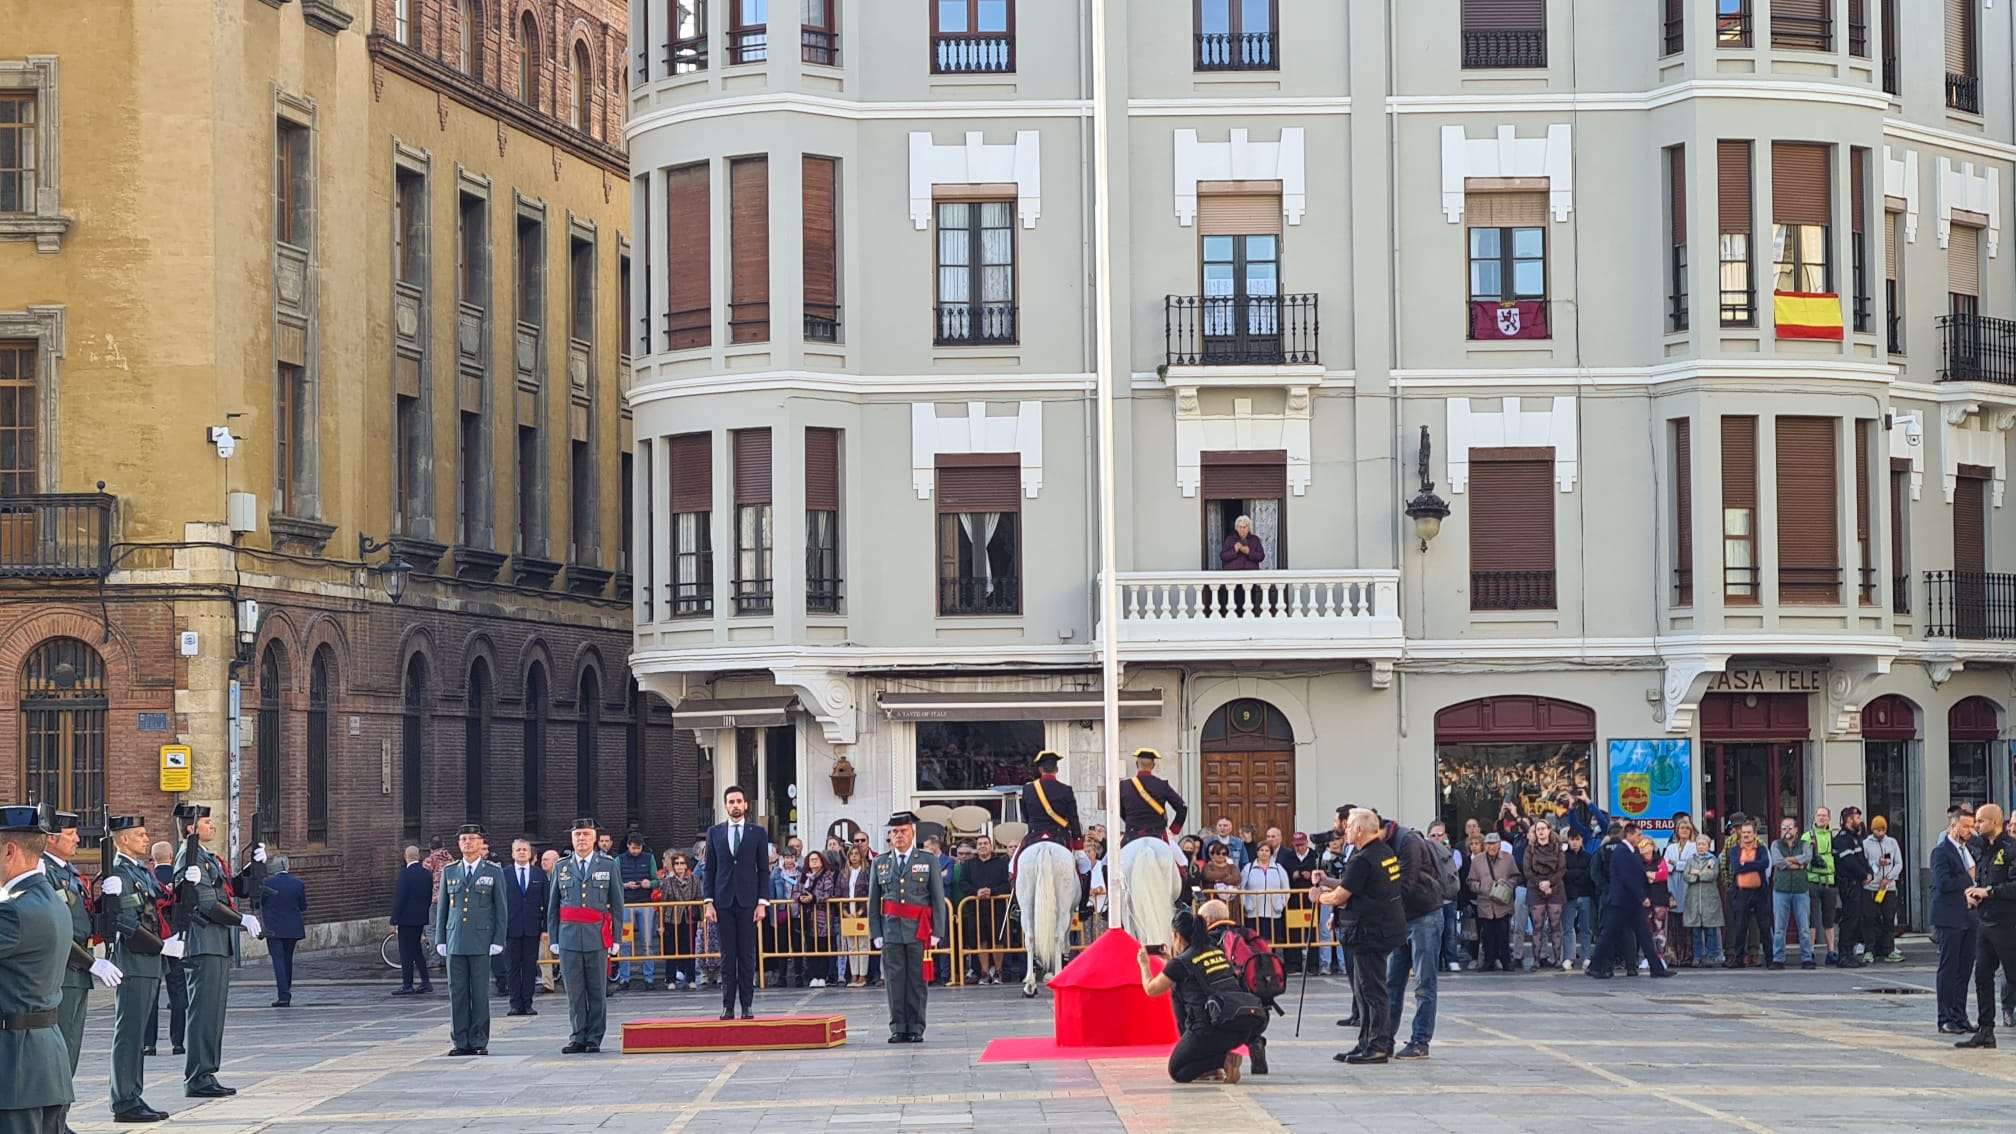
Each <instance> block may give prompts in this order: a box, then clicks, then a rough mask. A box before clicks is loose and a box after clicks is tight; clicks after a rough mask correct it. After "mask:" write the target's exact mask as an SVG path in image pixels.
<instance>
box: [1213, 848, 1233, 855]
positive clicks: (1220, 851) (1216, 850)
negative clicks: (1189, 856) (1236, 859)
mask: <svg viewBox="0 0 2016 1134" xmlns="http://www.w3.org/2000/svg"><path fill="white" fill-rule="evenodd" d="M1211 853H1212V854H1230V853H1232V852H1230V851H1228V850H1226V849H1225V848H1224V847H1212V848H1211Z"/></svg>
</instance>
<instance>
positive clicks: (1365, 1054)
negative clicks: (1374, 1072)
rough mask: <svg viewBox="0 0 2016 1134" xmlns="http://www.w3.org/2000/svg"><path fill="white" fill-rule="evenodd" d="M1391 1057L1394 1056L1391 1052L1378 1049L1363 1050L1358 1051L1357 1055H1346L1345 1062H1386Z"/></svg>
mask: <svg viewBox="0 0 2016 1134" xmlns="http://www.w3.org/2000/svg"><path fill="white" fill-rule="evenodd" d="M1391 1058H1393V1055H1392V1053H1391V1052H1385V1051H1377V1050H1374V1051H1361V1052H1358V1053H1357V1054H1356V1055H1351V1056H1348V1057H1346V1058H1345V1060H1344V1062H1346V1063H1352V1064H1365V1063H1384V1062H1386V1061H1387V1060H1389V1059H1391Z"/></svg>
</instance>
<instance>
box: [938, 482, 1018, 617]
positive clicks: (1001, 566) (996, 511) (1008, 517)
mask: <svg viewBox="0 0 2016 1134" xmlns="http://www.w3.org/2000/svg"><path fill="white" fill-rule="evenodd" d="M937 474H938V475H937V486H936V489H935V493H934V495H935V496H936V497H937V503H938V613H939V614H941V615H968V614H1017V613H1020V611H1021V609H1022V586H1021V563H1022V555H1021V546H1022V540H1021V519H1022V518H1021V515H1020V511H1021V506H1022V491H1021V489H1022V477H1021V457H1020V455H1018V454H1015V453H974V454H969V455H965V456H949V455H945V456H940V457H939V458H938V468H937Z"/></svg>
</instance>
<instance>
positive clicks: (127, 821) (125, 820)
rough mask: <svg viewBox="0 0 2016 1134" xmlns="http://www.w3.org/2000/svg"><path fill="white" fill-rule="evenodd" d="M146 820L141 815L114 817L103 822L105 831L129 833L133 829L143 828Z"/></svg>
mask: <svg viewBox="0 0 2016 1134" xmlns="http://www.w3.org/2000/svg"><path fill="white" fill-rule="evenodd" d="M146 825H147V819H146V817H145V816H142V815H114V816H113V817H112V818H110V819H108V820H106V821H105V829H106V830H107V831H130V830H132V829H133V828H135V827H145V826H146Z"/></svg>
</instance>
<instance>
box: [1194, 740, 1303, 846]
mask: <svg viewBox="0 0 2016 1134" xmlns="http://www.w3.org/2000/svg"><path fill="white" fill-rule="evenodd" d="M1200 769H1201V771H1202V774H1203V784H1202V789H1203V790H1202V792H1201V795H1202V798H1203V802H1202V804H1201V805H1200V807H1201V810H1200V813H1199V814H1198V815H1197V817H1196V820H1195V822H1193V823H1191V824H1190V826H1191V827H1193V828H1195V829H1197V830H1200V831H1201V830H1205V829H1208V828H1209V827H1210V825H1211V824H1213V823H1216V822H1217V821H1218V820H1220V819H1230V820H1232V827H1233V829H1234V830H1235V831H1236V830H1237V829H1238V828H1239V827H1241V826H1243V825H1245V824H1248V823H1251V824H1252V825H1253V830H1254V831H1255V832H1257V833H1258V834H1261V835H1265V834H1266V833H1267V828H1269V827H1279V828H1281V833H1282V835H1283V836H1284V838H1285V837H1286V836H1288V835H1290V834H1292V833H1293V832H1294V830H1295V750H1294V749H1293V748H1288V749H1283V750H1280V751H1274V752H1206V753H1204V755H1203V759H1202V760H1201V762H1200Z"/></svg>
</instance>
